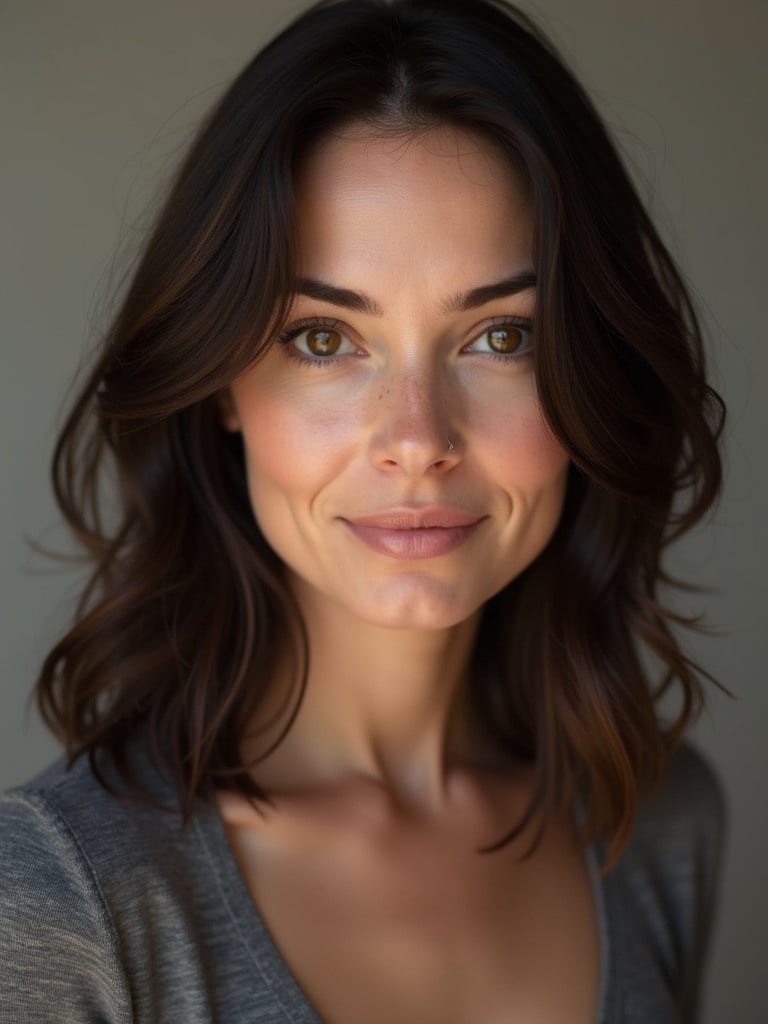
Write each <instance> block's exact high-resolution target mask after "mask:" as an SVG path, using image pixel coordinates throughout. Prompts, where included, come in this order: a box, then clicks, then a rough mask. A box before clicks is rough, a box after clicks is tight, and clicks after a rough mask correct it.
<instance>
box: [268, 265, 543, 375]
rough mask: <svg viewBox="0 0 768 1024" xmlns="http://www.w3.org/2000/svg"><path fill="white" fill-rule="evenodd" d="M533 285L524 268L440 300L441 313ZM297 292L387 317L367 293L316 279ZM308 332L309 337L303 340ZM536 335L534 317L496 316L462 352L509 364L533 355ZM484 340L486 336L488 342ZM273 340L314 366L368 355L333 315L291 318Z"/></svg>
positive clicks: (303, 282) (532, 277)
mask: <svg viewBox="0 0 768 1024" xmlns="http://www.w3.org/2000/svg"><path fill="white" fill-rule="evenodd" d="M535 286H536V277H535V274H534V273H533V272H532V271H523V272H522V273H519V274H515V275H512V276H510V277H507V278H504V279H503V280H501V281H497V282H494V283H492V284H488V285H481V286H479V287H476V288H473V289H471V290H470V291H467V292H461V293H455V294H453V295H451V296H447V297H446V298H445V299H444V300H443V302H442V303H441V304H440V312H441V314H442V315H443V316H448V315H450V314H457V313H462V312H466V311H469V310H473V309H477V308H479V307H481V306H484V305H486V304H488V303H489V302H492V301H495V300H498V299H499V298H505V297H508V296H512V295H517V294H518V293H520V292H525V291H531V290H533V289H534V288H535ZM295 294H296V295H303V296H306V297H308V298H313V299H316V300H318V301H320V302H324V303H328V304H331V305H336V306H341V307H342V308H345V309H350V310H352V311H354V312H358V313H363V314H365V315H367V316H372V317H382V316H384V310H383V308H382V307H381V305H380V303H378V302H377V301H376V299H374V298H371V296H369V295H366V294H365V293H364V292H358V291H354V290H352V289H350V288H343V287H339V286H337V285H333V284H328V283H326V282H324V281H319V280H317V279H314V278H306V277H305V278H300V279H299V280H298V282H297V286H296V290H295ZM304 334H306V335H307V337H306V338H302V335H304ZM532 334H533V321H532V320H531V319H530V318H528V317H521V316H515V315H501V316H495V317H492V318H491V319H490V321H488V322H487V323H486V324H478V325H477V326H476V327H474V328H472V330H471V331H469V332H468V338H469V340H468V341H467V342H466V343H465V344H464V345H463V347H462V352H466V353H470V354H476V353H477V354H482V355H485V356H487V357H490V358H493V359H497V360H499V361H501V362H506V363H511V362H519V361H520V360H523V359H527V358H529V357H530V356H531V355H532V353H533V350H532ZM484 339H487V340H486V343H485V345H484V343H483V342H484ZM275 340H276V341H277V342H278V343H280V344H281V345H283V346H285V351H286V355H287V356H289V357H290V358H292V359H295V360H297V361H298V362H300V363H302V364H306V365H309V366H312V367H321V366H322V367H326V368H327V367H330V366H332V365H334V364H335V363H336V362H338V360H339V359H340V358H344V357H348V356H365V354H366V353H365V351H364V350H363V349H361V348H359V347H358V346H356V345H355V344H354V343H353V342H352V341H351V339H350V338H349V332H348V329H347V328H346V327H345V325H344V323H343V322H342V321H340V320H338V319H336V318H333V317H326V316H307V317H302V318H300V319H298V320H295V321H292V322H289V323H288V324H287V325H286V326H285V327H284V328H283V329H282V330H281V331H280V332H279V333H278V334H277V336H276V338H275Z"/></svg>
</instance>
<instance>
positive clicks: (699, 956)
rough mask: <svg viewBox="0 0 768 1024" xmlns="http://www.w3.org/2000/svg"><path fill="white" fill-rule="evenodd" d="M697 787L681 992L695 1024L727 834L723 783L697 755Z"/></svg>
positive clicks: (685, 1015) (689, 1021)
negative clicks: (696, 823) (696, 824)
mask: <svg viewBox="0 0 768 1024" xmlns="http://www.w3.org/2000/svg"><path fill="white" fill-rule="evenodd" d="M700 770H701V775H702V782H701V785H700V789H699V795H700V799H701V804H702V806H703V811H704V813H703V814H702V817H701V821H700V824H699V831H698V836H697V843H696V849H695V853H694V855H693V858H692V873H693V876H694V884H693V886H692V889H693V891H694V893H695V898H694V900H693V901H692V902H693V906H692V919H693V922H692V927H691V936H692V938H691V942H690V945H689V949H688V957H687V964H686V968H687V969H686V973H685V978H684V983H683V988H682V992H681V1011H682V1019H683V1021H684V1022H685V1024H698V1022H699V1021H700V1019H701V1002H702V997H703V994H704V993H703V991H702V990H703V987H704V978H705V973H706V969H707V966H708V960H709V955H710V947H711V944H712V938H713V935H714V929H715V925H716V923H717V917H718V911H719V905H720V889H721V885H722V873H723V861H724V855H725V849H726V842H727V835H728V804H727V801H726V797H725V793H724V790H723V787H722V783H721V781H720V779H719V777H718V776H717V774H716V773H715V771H714V769H713V768H712V767H711V765H710V764H709V763H708V762H707V761H705V760H704V759H703V758H701V757H700Z"/></svg>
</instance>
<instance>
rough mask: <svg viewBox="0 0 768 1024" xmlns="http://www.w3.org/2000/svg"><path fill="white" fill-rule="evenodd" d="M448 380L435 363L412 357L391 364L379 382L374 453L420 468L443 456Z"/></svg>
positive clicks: (391, 462)
mask: <svg viewBox="0 0 768 1024" xmlns="http://www.w3.org/2000/svg"><path fill="white" fill-rule="evenodd" d="M448 390H449V382H448V380H447V379H446V378H445V376H444V375H443V374H441V372H440V367H439V366H438V365H435V363H434V362H430V361H428V360H423V359H414V360H410V361H408V362H407V363H406V364H400V365H398V366H392V367H390V368H389V370H388V372H387V375H386V378H385V379H384V380H383V381H382V383H381V393H380V395H379V401H378V402H377V405H378V406H379V415H378V423H377V430H376V432H375V433H376V439H375V444H374V451H375V456H376V457H377V458H378V459H379V460H380V461H382V462H383V463H386V464H387V465H395V464H396V465H398V466H400V467H401V468H402V469H404V470H406V471H407V472H409V473H411V472H415V473H421V472H424V471H425V470H426V469H428V468H429V467H430V466H431V465H433V464H435V463H436V462H441V461H442V460H444V459H445V458H446V452H447V451H448V449H449V445H450V444H451V441H450V439H449V431H450V425H449V423H448V416H449V412H448V410H449V406H450V396H449V394H448Z"/></svg>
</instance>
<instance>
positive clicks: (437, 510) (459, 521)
mask: <svg viewBox="0 0 768 1024" xmlns="http://www.w3.org/2000/svg"><path fill="white" fill-rule="evenodd" d="M484 518H485V516H477V515H475V514H474V513H471V512H465V511H464V510H463V509H459V508H451V507H449V506H442V505H430V506H426V507H422V508H391V509H386V510H383V511H381V512H374V513H372V514H371V515H367V516H357V517H356V518H355V519H345V520H343V521H344V522H345V523H346V525H347V526H348V527H349V528H350V530H351V531H352V532H353V533H354V534H355V536H356V537H357V538H358V539H359V540H361V541H362V542H363V543H364V544H366V545H367V546H368V547H369V548H371V549H372V550H373V551H377V552H378V553H379V554H383V555H389V556H390V557H392V558H404V559H415V558H437V557H439V556H440V555H445V554H448V553H449V552H450V551H454V550H455V549H456V548H457V547H460V545H462V544H463V543H464V542H465V541H466V540H468V539H469V537H470V536H471V535H472V533H474V531H475V529H476V527H477V526H479V524H480V523H481V522H482V520H483V519H484Z"/></svg>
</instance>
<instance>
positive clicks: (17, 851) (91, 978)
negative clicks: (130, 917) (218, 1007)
mask: <svg viewBox="0 0 768 1024" xmlns="http://www.w3.org/2000/svg"><path fill="white" fill-rule="evenodd" d="M131 1020H132V1013H131V1000H130V993H129V988H128V984H127V981H126V978H125V974H124V971H123V969H122V965H121V963H120V958H119V951H118V946H117V940H116V937H115V932H114V929H113V927H112V923H111V920H110V917H109V914H108V911H107V908H106V906H105V905H104V901H103V900H102V898H101V894H100V892H99V887H98V884H97V882H96V879H95V878H94V875H93V872H92V870H91V868H90V866H89V865H88V863H87V860H86V858H85V857H84V855H83V853H82V851H81V849H80V847H79V845H78V843H77V839H76V837H75V836H74V835H73V834H72V832H71V830H70V829H69V827H68V825H67V823H66V822H65V821H64V820H63V818H62V817H61V816H60V815H59V814H58V813H57V812H56V810H55V809H54V808H53V807H51V806H50V804H49V803H48V802H47V801H46V799H45V797H44V796H43V795H42V794H39V793H24V794H21V793H19V792H16V793H14V792H13V791H11V792H10V793H7V794H4V795H2V796H0V1024H12V1022H13V1024H18V1022H20V1021H24V1024H97V1022H98V1024H128V1022H130V1021H131Z"/></svg>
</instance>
